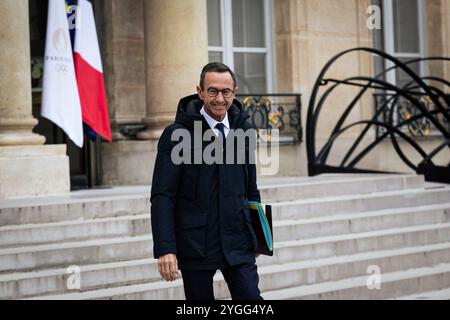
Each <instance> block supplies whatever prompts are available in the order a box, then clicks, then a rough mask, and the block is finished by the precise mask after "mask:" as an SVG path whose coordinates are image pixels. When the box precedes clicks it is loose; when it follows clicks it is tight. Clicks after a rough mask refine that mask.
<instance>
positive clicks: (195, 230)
mask: <svg viewBox="0 0 450 320" xmlns="http://www.w3.org/2000/svg"><path fill="white" fill-rule="evenodd" d="M206 223H207V215H206V213H184V214H180V216H179V217H178V219H177V222H176V242H177V256H178V257H180V258H205V257H206V253H205V247H206Z"/></svg>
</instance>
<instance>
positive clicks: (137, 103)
mask: <svg viewBox="0 0 450 320" xmlns="http://www.w3.org/2000/svg"><path fill="white" fill-rule="evenodd" d="M92 2H93V4H94V8H95V14H96V19H97V25H98V33H99V39H100V41H101V51H102V56H103V68H104V75H105V82H106V90H107V96H108V105H109V113H110V120H111V128H112V131H113V142H112V143H106V142H100V141H99V139H97V141H95V142H90V143H88V144H87V146H86V147H85V148H84V149H83V150H77V149H76V148H75V147H74V146H73V145H71V143H70V142H69V141H67V140H65V138H64V136H63V135H61V133H60V132H59V131H58V130H57V129H55V128H54V127H53V126H52V125H51V124H50V123H47V122H46V120H45V119H41V118H40V117H39V103H40V100H39V97H40V91H39V81H37V82H36V83H34V82H33V83H32V81H30V79H31V78H32V77H30V75H31V74H32V71H31V69H30V65H31V64H32V62H35V61H38V60H39V58H40V57H42V55H43V47H44V44H43V39H44V38H45V21H46V5H47V4H46V1H42V2H41V1H26V0H19V1H17V0H16V1H13V0H2V1H1V3H0V43H1V45H0V62H1V64H0V75H1V78H0V110H1V111H2V112H1V116H0V198H8V197H16V196H37V195H51V194H61V193H67V192H69V190H70V188H71V185H72V189H73V188H74V186H75V185H79V186H81V187H86V186H115V185H136V184H149V183H150V182H151V177H152V170H153V165H154V158H155V156H156V146H157V141H158V138H159V136H160V134H161V132H162V130H163V129H164V127H165V126H167V125H168V124H170V123H171V122H172V121H173V120H174V115H175V112H176V107H177V103H178V100H179V99H180V97H183V96H185V95H189V94H192V93H194V92H195V86H196V84H197V83H198V81H199V73H200V71H201V68H202V67H203V66H204V65H205V64H206V63H208V61H222V62H224V63H226V64H228V65H229V66H230V67H232V68H233V70H235V72H236V74H237V77H238V86H239V87H240V89H241V93H243V94H248V95H252V94H253V95H254V94H280V93H286V94H301V101H302V109H301V116H302V117H301V119H302V121H303V127H304V126H305V123H304V121H305V119H306V112H307V107H308V101H309V97H310V94H311V90H312V88H313V85H314V83H315V81H316V78H317V76H318V74H319V72H320V70H321V69H322V67H323V66H324V65H325V63H326V62H327V61H328V60H329V59H330V58H332V57H333V56H334V55H336V54H338V53H339V52H341V51H344V50H346V49H349V48H354V47H374V48H378V49H381V50H384V51H386V52H388V53H390V54H392V55H393V56H395V57H397V58H399V59H410V58H414V57H420V56H422V57H423V56H445V57H450V22H449V21H450V0H384V1H370V0H321V1H314V0H171V1H161V0H126V1H125V0H94V1H92ZM373 6H375V10H374V11H371V10H369V9H370V8H372V9H373ZM376 8H379V9H380V11H379V13H380V16H379V17H377V16H375V17H373V16H372V15H373V14H375V15H376V14H377V11H376ZM411 17H412V18H411ZM371 18H374V19H375V20H376V19H378V20H379V21H378V22H379V23H380V24H381V29H380V28H370V27H369V26H368V20H369V19H371ZM36 59H37V60H36ZM385 67H388V66H387V65H385V62H384V61H382V60H380V59H378V58H376V57H375V58H374V57H373V56H372V55H369V54H365V53H360V52H358V53H355V54H354V55H349V56H348V57H345V59H343V60H342V61H341V62H340V63H339V64H337V65H336V66H335V67H334V68H333V69H332V70H330V73H331V76H332V77H338V78H345V77H347V76H353V75H373V74H375V73H376V72H377V70H381V69H383V68H385ZM414 68H415V70H416V71H417V72H418V73H419V74H420V75H428V74H433V75H437V76H439V77H442V78H444V79H450V63H444V62H430V63H420V64H417V65H414ZM388 77H389V79H388V80H389V81H391V82H395V83H397V84H398V83H401V82H402V81H405V79H403V78H402V77H403V76H402V74H400V73H398V74H395V73H394V74H392V73H390V74H389V76H388ZM36 78H39V76H38V75H37V76H36ZM354 95H355V91H354V90H353V89H348V90H345V91H341V92H339V93H338V94H337V96H335V97H334V100H333V101H335V103H336V105H335V106H332V107H331V108H328V109H327V112H326V114H325V116H324V118H323V120H322V122H321V125H320V127H318V135H317V139H318V141H319V144H320V142H321V141H322V142H325V141H326V139H327V137H328V135H329V132H330V128H332V127H333V126H334V124H335V123H336V119H337V118H338V117H339V115H340V114H341V113H342V111H343V108H344V107H345V105H346V103H347V102H346V101H349V100H351V98H352V97H353V96H354ZM274 99H276V98H274ZM373 112H374V99H373V92H371V93H370V94H367V96H364V98H363V99H362V100H361V102H360V103H359V105H358V108H357V112H353V113H352V114H351V117H350V118H351V121H358V120H361V119H365V118H367V117H370V115H372V114H373ZM357 134H358V131H357V130H355V131H351V132H350V133H348V134H346V135H345V136H344V139H342V140H341V141H340V142H339V143H337V145H336V152H335V153H334V154H335V157H336V161H337V159H338V158H339V154H340V153H341V152H340V150H342V152H343V151H344V150H346V149H348V146H349V144H350V143H351V141H353V140H354V137H355V136H356V135H357ZM440 142H441V140H440V138H439V137H425V138H420V141H419V143H420V144H421V145H423V146H424V148H433V146H435V145H437V144H439V143H440ZM379 148H380V149H379V150H378V151H377V152H374V153H373V154H372V155H371V156H370V157H368V158H367V159H365V160H364V162H363V165H364V166H365V167H367V168H370V169H378V170H389V171H402V172H407V171H408V168H407V167H406V166H405V165H404V164H403V162H402V161H401V160H400V159H399V158H398V156H397V154H396V153H395V151H394V150H393V149H392V145H391V144H390V143H388V142H386V143H385V144H381V145H380V146H379ZM279 150H280V166H279V168H280V169H279V171H278V174H279V175H306V174H307V157H306V148H305V143H304V142H301V141H296V142H292V143H285V144H280V146H279ZM411 156H412V157H414V155H413V154H412V155H411ZM449 158H450V155H449V154H448V153H443V154H442V155H440V157H439V158H437V161H438V162H439V161H440V162H442V163H448V159H449Z"/></svg>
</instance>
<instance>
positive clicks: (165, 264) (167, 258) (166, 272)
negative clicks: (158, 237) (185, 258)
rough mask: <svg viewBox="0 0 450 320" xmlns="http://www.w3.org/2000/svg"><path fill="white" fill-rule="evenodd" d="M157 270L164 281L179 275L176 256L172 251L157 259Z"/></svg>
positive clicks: (172, 279) (171, 279) (174, 278)
mask: <svg viewBox="0 0 450 320" xmlns="http://www.w3.org/2000/svg"><path fill="white" fill-rule="evenodd" d="M158 271H159V274H160V275H161V277H162V278H163V279H164V280H166V281H174V280H176V279H177V277H178V276H179V272H178V260H177V256H176V255H174V254H173V253H169V254H166V255H164V256H161V257H159V259H158Z"/></svg>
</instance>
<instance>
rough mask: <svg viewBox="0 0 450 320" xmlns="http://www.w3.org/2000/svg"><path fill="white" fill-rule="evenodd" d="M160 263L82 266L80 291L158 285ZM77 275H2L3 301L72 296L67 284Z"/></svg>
mask: <svg viewBox="0 0 450 320" xmlns="http://www.w3.org/2000/svg"><path fill="white" fill-rule="evenodd" d="M156 263H157V260H156V259H152V258H147V259H136V260H126V261H118V262H109V263H100V264H93V265H81V266H79V271H80V273H79V275H80V290H83V291H85V290H94V289H100V288H104V287H108V286H118V285H128V284H134V283H140V282H151V281H158V280H160V276H159V273H158V268H157V266H156ZM73 274H74V271H73V270H68V269H67V268H58V269H46V270H40V271H33V272H17V273H10V274H3V275H0V299H21V298H24V297H28V296H36V295H43V294H61V293H68V292H71V291H72V290H70V289H68V285H67V283H68V280H69V277H70V276H72V275H73Z"/></svg>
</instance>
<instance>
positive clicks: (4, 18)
mask: <svg viewBox="0 0 450 320" xmlns="http://www.w3.org/2000/svg"><path fill="white" fill-rule="evenodd" d="M30 74H31V72H30V35H29V22H28V1H25V0H20V1H14V0H2V1H1V3H0V146H14V145H40V144H44V142H45V138H44V137H43V136H39V135H37V134H34V133H32V129H33V127H34V126H35V125H36V124H37V120H36V119H34V118H33V117H32V115H31V105H32V104H31V78H30Z"/></svg>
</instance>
